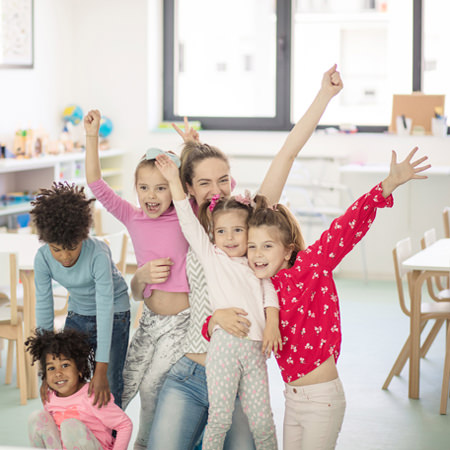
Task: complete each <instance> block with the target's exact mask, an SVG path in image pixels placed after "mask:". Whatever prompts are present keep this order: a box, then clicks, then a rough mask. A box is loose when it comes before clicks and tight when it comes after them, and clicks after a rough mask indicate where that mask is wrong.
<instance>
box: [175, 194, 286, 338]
mask: <svg viewBox="0 0 450 450" xmlns="http://www.w3.org/2000/svg"><path fill="white" fill-rule="evenodd" d="M174 205H175V208H176V210H177V213H178V217H179V219H180V224H181V227H182V229H183V233H184V234H185V236H186V239H187V240H188V241H189V244H190V245H191V249H192V250H193V251H194V253H195V254H196V255H197V257H198V260H199V261H200V263H201V264H202V266H203V270H204V272H205V277H206V282H207V284H208V289H209V293H210V295H209V300H210V302H211V306H212V308H213V310H216V309H219V308H232V307H238V308H243V309H245V311H247V313H248V316H245V317H246V318H247V319H248V320H250V322H251V324H252V325H251V327H250V332H249V334H248V337H249V339H251V340H254V341H262V338H263V332H264V327H265V324H266V321H265V316H264V308H265V307H267V306H272V307H274V308H277V309H278V299H277V294H276V292H275V289H274V287H273V285H272V282H271V281H270V280H259V279H258V278H256V275H255V273H254V272H253V270H252V269H250V267H249V265H248V260H247V257H245V256H244V257H239V258H230V257H229V256H228V255H227V254H226V253H225V252H223V251H222V250H220V249H219V248H217V247H216V246H215V245H214V244H212V243H211V241H210V240H209V237H208V235H207V234H206V232H205V230H204V228H203V227H202V226H201V225H200V222H199V221H198V219H197V217H196V216H195V214H194V212H193V211H192V208H191V206H190V205H189V202H188V200H187V199H184V200H180V201H174Z"/></svg>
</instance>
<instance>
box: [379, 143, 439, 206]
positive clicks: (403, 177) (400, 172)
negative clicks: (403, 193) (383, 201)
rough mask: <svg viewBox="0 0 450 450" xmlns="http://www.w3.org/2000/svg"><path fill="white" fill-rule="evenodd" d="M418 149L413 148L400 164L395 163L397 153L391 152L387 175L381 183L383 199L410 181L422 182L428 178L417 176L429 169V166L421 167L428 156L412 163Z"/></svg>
mask: <svg viewBox="0 0 450 450" xmlns="http://www.w3.org/2000/svg"><path fill="white" fill-rule="evenodd" d="M418 149H419V147H414V148H413V149H412V150H411V151H410V152H409V154H408V156H407V157H406V158H405V160H404V161H402V162H400V163H398V162H397V153H396V152H395V151H394V150H392V158H391V167H390V171H389V175H388V176H387V177H386V178H385V179H384V180H383V181H382V183H381V186H382V188H383V197H384V198H387V197H389V195H391V194H392V192H394V191H395V189H397V188H398V187H399V186H400V185H402V184H404V183H406V182H408V181H410V180H423V179H425V178H428V177H427V176H426V175H419V173H420V172H423V171H424V170H427V169H429V168H430V167H431V164H427V165H425V166H424V165H421V164H422V163H423V162H424V161H426V160H427V159H428V156H422V157H421V158H419V159H417V160H415V161H412V159H413V157H414V155H415V154H416V152H417V150H418Z"/></svg>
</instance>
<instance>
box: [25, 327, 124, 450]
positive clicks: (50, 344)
mask: <svg viewBox="0 0 450 450" xmlns="http://www.w3.org/2000/svg"><path fill="white" fill-rule="evenodd" d="M25 345H26V346H27V350H28V351H29V352H30V353H31V355H32V358H33V363H34V362H35V361H39V366H40V373H41V376H42V380H45V381H46V383H47V385H48V387H49V388H50V391H51V392H50V394H49V398H48V401H47V402H45V404H44V411H42V410H41V411H35V412H34V413H32V414H31V416H30V418H29V421H28V433H29V437H30V442H31V444H32V445H33V447H38V448H52V449H56V448H58V449H61V448H64V449H67V450H71V449H79V448H84V449H85V450H101V449H104V450H127V448H128V443H129V441H130V437H131V431H132V423H131V420H130V419H129V418H128V416H127V415H126V414H125V413H124V412H123V411H122V410H121V409H120V408H119V407H118V406H117V405H116V404H115V403H114V402H109V403H108V404H105V405H103V407H102V408H99V407H98V406H97V405H94V404H93V401H94V397H92V396H91V397H89V395H88V386H89V384H88V382H89V380H90V378H91V376H92V371H93V367H94V353H93V351H92V349H91V347H90V345H89V342H88V340H87V336H85V335H83V334H81V333H79V332H78V331H75V330H71V329H66V330H64V331H59V332H54V331H48V330H42V329H39V330H37V331H36V334H35V335H34V336H32V337H30V338H29V339H28V340H27V341H26V342H25ZM113 430H115V437H114V436H113Z"/></svg>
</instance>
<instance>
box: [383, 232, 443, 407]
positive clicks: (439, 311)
mask: <svg viewBox="0 0 450 450" xmlns="http://www.w3.org/2000/svg"><path fill="white" fill-rule="evenodd" d="M392 253H393V258H394V271H395V281H396V283H397V292H398V298H399V302H400V308H401V310H402V311H403V313H404V314H405V315H406V316H408V317H409V316H410V310H409V308H408V306H407V305H406V299H405V293H404V289H403V282H404V281H403V280H404V278H405V277H406V278H407V285H408V288H409V292H411V290H410V288H411V287H410V271H408V270H407V269H404V268H403V266H402V263H403V261H405V260H406V259H408V258H409V257H410V256H412V247H411V239H410V238H406V239H403V240H401V241H399V242H397V245H396V246H395V248H394V250H393V252H392ZM429 320H435V323H434V325H433V327H432V329H431V330H430V333H429V334H428V336H427V338H426V339H425V342H424V343H423V345H422V347H421V349H420V356H421V357H422V358H423V357H425V355H426V354H427V351H428V349H429V348H430V346H431V344H432V343H433V341H434V339H435V337H436V335H437V333H438V331H439V329H440V328H441V327H442V325H443V323H444V322H445V321H446V322H447V327H446V328H447V346H446V357H445V363H444V377H443V388H442V392H441V414H446V410H447V396H448V388H449V375H450V326H449V324H450V302H444V301H441V302H422V303H421V312H420V333H422V331H423V329H424V328H425V326H426V324H427V323H428V321H429ZM410 339H411V337H410V336H408V339H407V340H406V342H405V344H404V345H403V347H402V349H401V351H400V353H399V355H398V357H397V359H396V360H395V363H394V365H393V366H392V369H391V371H390V372H389V375H388V376H387V378H386V381H385V382H384V384H383V389H387V388H388V387H389V384H390V383H391V380H392V378H393V377H394V375H397V376H398V375H400V373H401V371H402V369H403V367H404V366H405V363H406V361H407V360H408V358H409V350H410ZM444 383H446V385H445V386H446V387H445V388H444Z"/></svg>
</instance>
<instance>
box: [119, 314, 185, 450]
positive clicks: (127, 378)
mask: <svg viewBox="0 0 450 450" xmlns="http://www.w3.org/2000/svg"><path fill="white" fill-rule="evenodd" d="M189 317H190V309H189V308H188V309H185V310H184V311H181V312H179V313H178V314H176V315H173V316H162V315H159V314H155V313H154V312H153V311H151V310H150V309H149V308H147V306H145V305H144V312H143V314H142V317H141V319H140V321H139V327H138V329H137V330H136V332H135V333H134V335H133V338H132V340H131V343H130V346H129V347H128V353H127V358H126V360H125V367H124V369H123V382H124V387H123V395H122V408H123V409H124V410H125V408H126V407H127V406H128V404H129V403H130V401H131V400H132V399H133V398H134V396H135V395H136V394H137V392H138V391H139V395H140V398H141V411H140V416H139V430H138V433H137V437H136V441H135V443H134V448H135V449H136V450H140V449H142V450H145V449H146V448H147V441H148V437H149V435H150V429H151V427H152V422H153V417H154V415H155V409H156V404H157V401H158V395H159V391H160V390H161V387H162V385H163V382H164V380H165V378H166V375H167V372H168V371H169V370H170V368H171V367H172V366H173V365H174V364H175V363H176V362H177V361H178V360H179V359H180V358H181V357H182V356H183V354H184V352H183V345H182V344H183V340H184V338H185V336H186V331H187V327H188V325H189Z"/></svg>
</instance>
